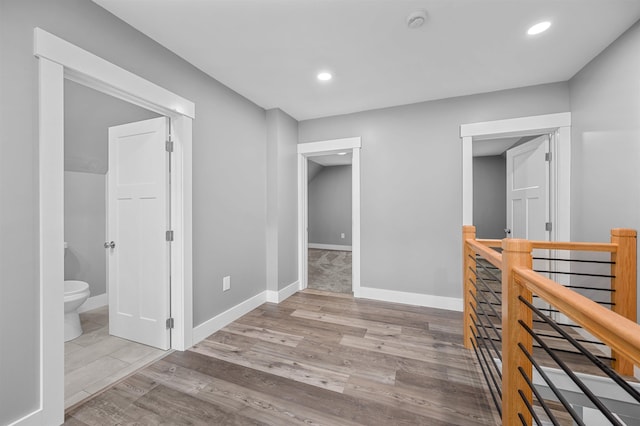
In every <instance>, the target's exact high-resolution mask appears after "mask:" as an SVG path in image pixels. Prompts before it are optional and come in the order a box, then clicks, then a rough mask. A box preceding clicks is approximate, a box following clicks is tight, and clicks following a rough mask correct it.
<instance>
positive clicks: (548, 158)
mask: <svg viewBox="0 0 640 426" xmlns="http://www.w3.org/2000/svg"><path fill="white" fill-rule="evenodd" d="M544 161H551V153H550V152H547V153H546V154H544Z"/></svg>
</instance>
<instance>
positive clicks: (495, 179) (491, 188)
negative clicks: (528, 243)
mask: <svg viewBox="0 0 640 426" xmlns="http://www.w3.org/2000/svg"><path fill="white" fill-rule="evenodd" d="M473 224H474V225H475V226H476V237H477V238H498V239H502V238H504V237H505V234H504V228H506V226H507V161H506V158H505V157H503V156H502V155H491V156H487V157H474V158H473Z"/></svg>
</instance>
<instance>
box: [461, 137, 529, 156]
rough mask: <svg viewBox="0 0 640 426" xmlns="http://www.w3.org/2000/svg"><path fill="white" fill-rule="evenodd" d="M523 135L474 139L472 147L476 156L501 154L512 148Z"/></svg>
mask: <svg viewBox="0 0 640 426" xmlns="http://www.w3.org/2000/svg"><path fill="white" fill-rule="evenodd" d="M521 138H522V137H521V136H514V137H509V138H500V139H484V140H479V141H473V145H472V147H471V149H472V151H473V156H474V157H486V156H489V155H501V154H502V153H503V152H505V151H506V150H507V149H509V148H511V147H512V146H513V145H514V144H515V143H516V142H518V141H519V140H520V139H521Z"/></svg>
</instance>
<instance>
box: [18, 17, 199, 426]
mask: <svg viewBox="0 0 640 426" xmlns="http://www.w3.org/2000/svg"><path fill="white" fill-rule="evenodd" d="M34 55H35V56H36V57H37V58H38V69H39V77H38V84H39V100H38V101H39V112H40V114H39V122H38V130H39V132H38V134H39V156H38V157H39V210H40V213H39V219H40V221H39V222H40V230H39V242H40V256H39V268H40V286H39V294H40V301H41V307H40V335H39V348H40V351H39V358H40V369H39V376H40V387H41V394H40V395H41V399H40V401H39V402H40V404H39V406H38V408H37V409H36V410H35V411H34V412H32V413H31V414H29V415H28V416H26V417H25V418H24V419H23V420H25V421H28V422H31V423H34V424H36V423H37V424H61V423H62V422H63V421H64V318H63V296H64V294H63V293H64V291H63V282H64V248H63V247H64V246H63V241H64V81H65V79H67V80H72V81H74V82H76V83H79V84H81V85H84V86H87V87H90V88H93V89H96V90H98V91H100V92H103V93H105V94H109V95H111V96H114V97H116V98H119V99H121V100H124V101H127V102H130V103H132V104H134V105H137V106H140V107H143V108H146V109H148V110H150V111H153V112H155V113H157V114H160V115H163V116H167V117H170V120H171V128H172V129H173V136H174V137H173V140H174V153H173V156H174V160H173V165H174V169H173V170H174V171H175V174H174V182H173V184H172V185H171V199H172V200H174V201H175V202H174V203H172V204H171V228H172V230H173V232H174V239H173V241H172V252H173V255H172V257H171V261H170V262H171V282H172V287H171V313H172V317H173V318H174V321H173V323H174V328H173V331H172V348H173V349H178V350H184V349H186V348H188V347H189V346H191V339H192V338H191V336H192V331H193V330H192V329H193V324H192V321H193V320H192V296H191V295H192V290H191V288H192V260H191V249H190V247H191V239H192V231H191V136H192V120H193V118H194V116H195V113H194V111H195V105H194V104H193V103H192V102H190V101H189V100H187V99H184V98H182V97H180V96H178V95H175V94H174V93H171V92H169V91H168V90H165V89H163V88H161V87H159V86H157V85H155V84H153V83H151V82H149V81H147V80H144V79H142V78H141V77H139V76H137V75H135V74H133V73H130V72H128V71H126V70H124V69H122V68H120V67H118V66H116V65H113V64H111V63H109V62H107V61H105V60H104V59H101V58H99V57H97V56H95V55H93V54H91V53H89V52H87V51H85V50H83V49H80V48H78V47H77V46H74V45H73V44H71V43H68V42H66V41H65V40H62V39H60V38H58V37H56V36H54V35H52V34H50V33H47V32H46V31H43V30H41V29H40V28H35V29H34Z"/></svg>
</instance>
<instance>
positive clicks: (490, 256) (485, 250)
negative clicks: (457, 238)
mask: <svg viewBox="0 0 640 426" xmlns="http://www.w3.org/2000/svg"><path fill="white" fill-rule="evenodd" d="M466 243H467V244H469V246H470V247H471V248H472V249H473V251H475V252H476V253H477V254H479V255H481V256H482V257H484V258H485V259H486V260H488V261H489V262H490V263H491V264H492V265H493V266H495V267H496V268H502V254H500V253H498V252H497V251H495V250H493V249H491V248H490V247H488V246H486V245H484V244H482V243H481V242H479V241H478V240H472V239H467V240H466ZM500 244H502V242H500Z"/></svg>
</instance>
